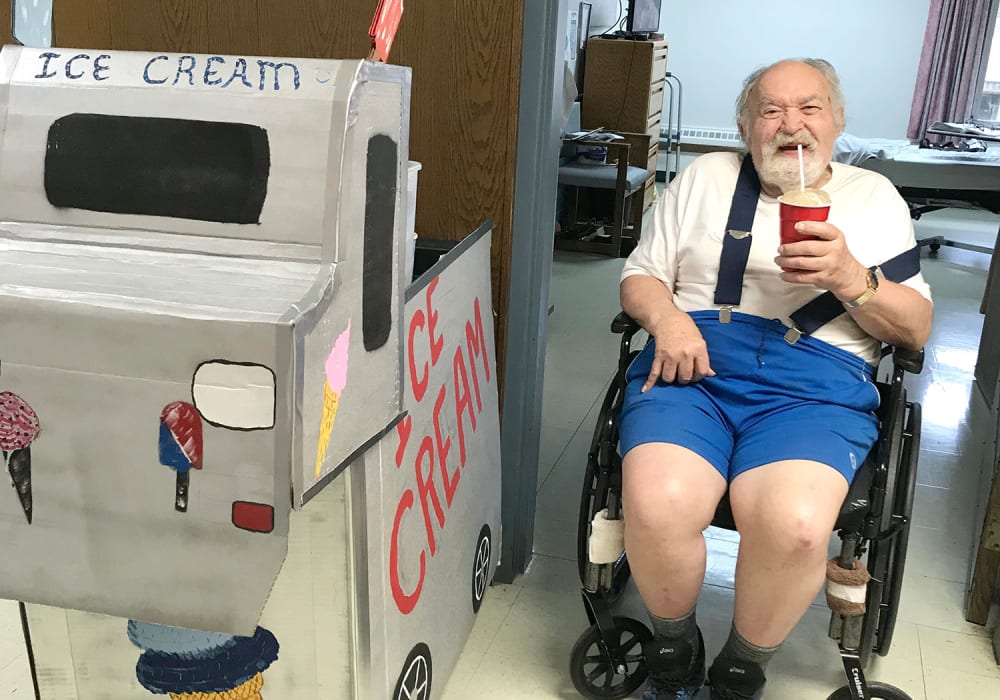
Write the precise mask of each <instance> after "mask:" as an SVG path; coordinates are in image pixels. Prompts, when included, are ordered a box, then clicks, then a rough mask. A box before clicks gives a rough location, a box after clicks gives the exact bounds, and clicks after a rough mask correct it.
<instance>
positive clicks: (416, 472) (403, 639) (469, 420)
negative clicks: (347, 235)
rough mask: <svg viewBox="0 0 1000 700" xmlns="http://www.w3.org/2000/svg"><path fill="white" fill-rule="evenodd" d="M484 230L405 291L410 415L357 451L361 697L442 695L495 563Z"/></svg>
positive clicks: (492, 385)
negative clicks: (365, 622) (363, 660)
mask: <svg viewBox="0 0 1000 700" xmlns="http://www.w3.org/2000/svg"><path fill="white" fill-rule="evenodd" d="M491 233H492V232H491V230H490V227H488V226H484V227H483V228H481V229H480V230H479V231H478V232H477V233H476V234H473V235H472V236H469V237H468V238H466V239H465V240H464V241H463V242H462V244H460V245H459V247H457V248H456V249H454V250H453V251H452V252H451V253H449V255H448V256H446V257H445V258H444V259H443V260H442V261H441V262H440V263H439V264H438V265H437V266H435V267H434V268H432V269H431V270H429V271H428V272H427V273H425V275H424V276H422V277H421V278H420V279H419V280H418V281H417V282H415V283H414V285H412V286H411V287H410V288H409V289H408V291H407V302H406V314H405V326H404V328H405V332H406V337H407V347H406V362H405V367H406V373H405V379H404V385H405V389H404V401H405V407H406V410H407V415H406V417H405V418H404V419H403V420H402V421H401V422H400V423H399V424H398V425H397V427H396V430H394V431H393V432H392V433H390V434H389V435H387V436H386V437H385V439H384V440H383V441H382V442H381V443H380V445H379V451H378V453H377V454H372V453H369V454H367V455H366V456H365V474H366V480H367V481H366V485H367V488H366V495H367V501H366V508H365V517H366V519H367V522H368V529H369V533H371V534H370V535H369V538H368V559H367V565H368V570H367V572H366V573H367V578H368V590H369V591H370V596H371V598H370V603H369V604H370V606H371V610H372V614H371V616H370V620H371V623H372V629H371V648H372V659H371V679H372V680H371V683H372V686H371V687H372V691H371V693H370V694H369V695H362V696H361V697H385V698H393V699H394V700H395V699H397V698H409V697H413V698H421V700H430V699H431V698H438V697H441V694H442V691H443V690H444V686H445V682H446V681H447V679H448V677H449V676H450V675H451V672H452V670H453V669H454V667H455V664H456V663H457V661H458V657H459V654H460V653H461V651H462V648H463V646H464V645H465V640H466V639H467V638H468V635H469V632H470V631H471V629H472V625H473V623H474V622H475V617H476V614H477V613H478V611H479V609H480V605H481V604H482V601H483V598H484V596H485V595H486V593H487V590H488V587H489V584H490V583H491V582H492V580H493V573H494V571H495V567H496V564H497V562H498V560H499V556H500V536H501V533H500V419H499V409H498V398H497V376H496V359H495V356H494V344H493V342H494V340H493V306H492V292H491V286H490V242H491ZM376 484H377V486H375V485H376ZM374 533H378V536H377V537H376V536H375V535H374ZM360 673H361V670H360V669H359V674H360Z"/></svg>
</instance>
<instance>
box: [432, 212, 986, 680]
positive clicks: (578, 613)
mask: <svg viewBox="0 0 1000 700" xmlns="http://www.w3.org/2000/svg"><path fill="white" fill-rule="evenodd" d="M998 223H1000V221H998V220H997V218H995V217H990V216H988V215H981V214H973V213H966V212H937V213H934V214H930V215H926V216H925V217H924V218H923V219H922V220H921V221H919V222H918V223H917V229H918V237H921V236H927V235H932V234H934V233H938V232H943V231H949V233H950V234H951V236H952V237H953V238H955V239H958V240H964V241H967V242H970V243H977V244H980V245H992V244H993V240H994V237H995V236H996V231H997V225H998ZM987 265H988V258H987V257H986V256H984V255H980V254H976V253H971V252H967V251H961V250H956V249H942V251H941V252H940V253H939V255H938V256H937V258H936V259H935V258H929V259H928V258H925V260H924V261H923V269H924V274H925V276H926V277H927V278H928V280H929V281H930V283H931V285H932V287H933V288H934V293H935V302H936V306H935V308H936V318H935V329H934V334H933V337H932V340H931V342H930V344H929V345H928V348H927V361H926V365H925V370H924V373H923V374H922V375H921V376H920V377H919V378H911V381H910V386H911V389H910V391H911V397H912V398H915V399H917V400H919V401H921V403H922V404H923V407H924V435H923V440H922V445H923V450H922V452H921V457H920V469H919V476H918V481H919V485H918V487H917V494H916V502H915V505H914V513H913V517H914V521H915V523H916V527H915V528H914V530H913V532H912V534H911V537H910V545H909V554H908V559H907V570H906V575H905V577H904V578H905V583H904V588H903V596H902V601H901V605H900V618H899V622H898V624H897V629H896V633H895V637H894V641H893V645H892V650H891V653H890V654H889V656H888V657H886V658H876V659H875V660H874V661H873V664H872V666H871V667H870V669H869V671H868V677H869V678H870V679H874V680H882V681H885V682H888V683H892V684H894V685H897V686H899V687H901V688H903V689H904V690H905V691H907V692H908V693H909V694H910V695H911V696H912V697H913V698H914V700H955V699H956V698H974V699H979V698H995V697H1000V667H998V666H997V664H996V662H995V661H994V659H993V653H992V649H991V645H990V638H989V635H990V633H991V631H992V627H991V626H990V627H987V628H984V627H979V626H977V625H973V624H969V623H967V622H966V621H965V593H966V590H967V587H968V581H969V577H970V555H971V547H972V543H973V541H974V535H975V534H976V533H977V532H978V528H979V526H980V524H979V523H976V522H974V520H975V508H976V503H977V499H978V498H980V496H981V494H980V493H979V492H978V490H977V489H978V478H979V474H978V465H977V464H974V463H973V462H974V461H975V458H974V456H973V455H972V454H971V450H970V447H971V446H973V445H974V440H975V439H977V438H978V439H980V440H981V439H983V435H982V431H979V434H978V435H974V434H973V433H972V431H971V430H970V427H969V406H970V396H971V395H972V390H973V386H972V368H973V366H974V364H975V360H976V352H977V347H978V340H979V334H980V331H981V328H982V316H981V315H980V314H979V311H978V308H979V301H980V298H981V296H982V293H983V288H984V285H985V280H986V268H987ZM620 270H621V261H618V260H609V259H607V258H600V257H596V256H588V255H580V254H572V253H563V252H557V253H556V256H555V265H554V270H553V281H552V292H551V301H552V303H553V304H554V305H555V311H554V313H553V314H552V315H551V316H550V319H549V338H548V349H547V360H546V376H545V407H544V416H543V431H542V444H541V450H540V452H541V456H540V464H539V480H538V502H537V517H536V521H535V546H534V551H535V556H534V560H533V563H532V565H531V568H530V569H529V571H528V573H527V574H526V575H525V576H523V577H522V578H521V579H519V580H518V581H516V582H515V583H514V584H513V585H510V586H496V587H494V588H493V589H492V590H491V591H490V595H488V596H487V599H486V602H485V603H484V606H483V608H482V610H481V612H480V617H479V619H478V621H477V622H476V626H475V629H474V630H473V635H472V639H471V640H470V642H469V645H468V647H467V648H466V650H465V652H464V654H463V656H462V659H461V662H460V664H459V667H458V669H457V671H456V673H455V674H454V675H453V677H452V679H451V681H450V682H449V684H448V687H447V689H446V692H445V699H446V700H458V699H459V698H466V697H471V696H475V697H482V698H511V697H517V698H525V699H526V700H528V699H535V698H538V699H541V698H567V699H568V698H574V697H580V696H579V695H578V694H577V693H576V691H575V690H574V688H573V686H572V683H571V682H570V678H569V671H568V660H569V655H570V650H571V648H572V646H573V643H574V642H575V641H576V639H577V637H578V636H579V635H580V634H581V633H582V632H583V631H584V629H585V628H586V624H587V623H586V615H585V613H584V610H583V605H582V603H581V602H580V595H579V584H578V579H577V572H576V562H575V556H576V555H575V549H576V544H575V543H576V532H577V512H576V511H577V508H578V503H579V491H580V488H581V486H582V473H583V468H584V466H585V464H586V452H587V448H588V446H589V441H590V437H591V432H592V430H593V426H594V423H595V419H596V415H597V410H598V408H599V402H600V399H601V397H602V396H603V392H604V388H605V385H606V382H607V381H608V379H609V378H610V375H611V372H612V369H613V367H614V360H615V358H616V357H617V352H618V350H617V336H613V335H612V334H611V333H610V332H609V331H608V324H609V322H610V320H611V318H612V317H613V316H614V314H615V313H617V311H618V305H617V278H618V273H619V271H620ZM708 536H709V552H710V554H709V561H708V573H707V575H706V585H705V586H704V588H703V590H702V595H701V599H700V602H699V607H698V619H699V623H700V624H701V627H702V630H703V632H704V634H705V637H706V644H707V646H708V649H709V654H710V655H713V654H714V653H715V652H716V651H717V650H718V648H719V647H720V646H721V644H722V643H723V641H724V640H725V637H726V635H727V634H728V631H729V625H730V620H731V614H732V602H733V591H732V587H733V565H734V562H735V555H736V547H737V542H738V540H737V537H736V536H735V535H734V533H730V532H726V531H719V530H715V529H711V530H709V532H708ZM616 612H618V614H626V615H630V616H632V617H636V618H638V619H641V620H643V621H645V619H646V618H645V616H644V614H643V611H642V606H641V602H640V601H639V599H638V595H637V594H636V593H635V590H634V587H630V589H629V591H628V592H627V593H626V595H625V596H624V598H623V600H622V602H621V603H620V610H618V611H616ZM828 622H829V611H828V610H827V608H826V606H825V604H824V603H823V601H822V598H819V597H818V598H817V603H816V604H814V605H813V607H811V608H810V609H809V611H808V612H807V613H806V615H805V617H804V618H803V619H802V621H801V622H800V623H799V625H798V626H797V627H796V628H795V630H794V631H793V632H792V635H791V637H790V638H789V640H788V642H787V643H786V644H785V646H784V647H783V648H782V650H781V652H780V653H779V655H778V656H777V657H776V658H775V660H774V661H773V662H772V663H771V665H770V666H769V669H768V675H769V682H768V688H767V690H768V693H767V697H768V698H775V699H779V700H812V699H814V698H815V699H816V700H820V699H823V698H826V697H827V696H828V695H829V694H830V693H831V692H832V691H833V690H834V689H835V688H836V687H838V686H840V685H843V683H844V680H843V670H842V668H841V666H840V660H839V656H838V654H837V650H836V645H835V644H834V643H833V642H832V641H830V640H829V638H828V637H827V625H828Z"/></svg>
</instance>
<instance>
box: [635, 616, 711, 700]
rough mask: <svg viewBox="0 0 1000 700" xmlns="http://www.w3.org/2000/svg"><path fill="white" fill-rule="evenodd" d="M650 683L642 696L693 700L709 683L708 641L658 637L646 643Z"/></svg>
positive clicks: (649, 699) (646, 699) (650, 699)
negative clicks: (694, 645) (693, 643)
mask: <svg viewBox="0 0 1000 700" xmlns="http://www.w3.org/2000/svg"><path fill="white" fill-rule="evenodd" d="M642 655H643V657H644V658H645V660H646V670H647V671H649V683H648V685H647V686H646V692H644V693H643V694H642V700H693V699H694V696H695V694H697V692H698V690H699V689H700V688H701V686H702V685H704V684H705V642H704V641H703V640H702V638H701V630H698V648H697V649H694V648H692V646H691V645H690V644H688V643H687V642H684V641H670V642H668V641H666V640H663V639H654V640H652V641H650V642H647V643H646V644H643V646H642Z"/></svg>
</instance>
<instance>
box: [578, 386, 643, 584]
mask: <svg viewBox="0 0 1000 700" xmlns="http://www.w3.org/2000/svg"><path fill="white" fill-rule="evenodd" d="M617 379H618V375H617V373H616V374H615V376H614V377H612V380H611V385H610V386H609V387H608V390H607V392H606V393H605V395H604V401H603V403H602V404H601V411H600V413H599V414H598V419H597V426H596V427H595V429H594V437H593V439H592V440H591V443H590V451H589V452H588V453H587V472H586V475H585V476H584V481H583V491H582V493H581V496H580V515H579V522H578V525H577V542H576V562H577V568H578V570H579V574H580V583H581V584H582V585H584V586H586V574H587V566H588V564H589V555H588V540H589V535H590V522H591V521H592V520H593V519H594V516H595V515H596V514H597V513H599V512H600V511H602V510H604V509H605V508H608V509H609V510H610V511H612V514H613V515H614V516H618V517H620V514H621V502H620V500H619V499H620V496H621V469H622V466H621V457H620V456H619V455H618V424H617V420H616V416H617V413H618V411H619V410H620V409H621V402H622V398H623V397H622V392H621V391H620V387H619V385H618V381H617ZM612 566H613V567H614V569H613V572H612V576H611V586H610V588H609V589H608V590H606V591H605V592H604V593H605V597H606V599H607V600H608V602H609V603H613V602H614V601H615V600H617V599H618V598H619V597H620V596H621V594H622V592H623V591H624V590H625V585H626V584H627V583H628V579H629V576H630V575H631V572H630V570H629V566H628V561H627V560H626V558H625V556H624V554H623V555H622V556H621V557H620V558H619V559H618V561H616V562H615V563H614V564H612Z"/></svg>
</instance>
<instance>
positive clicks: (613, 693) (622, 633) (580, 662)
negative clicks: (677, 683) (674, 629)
mask: <svg viewBox="0 0 1000 700" xmlns="http://www.w3.org/2000/svg"><path fill="white" fill-rule="evenodd" d="M614 623H615V626H614V629H612V630H610V631H608V634H609V635H610V636H611V637H612V638H613V639H615V640H617V642H618V644H619V646H620V647H621V651H622V656H623V658H624V664H623V665H622V667H621V668H613V667H612V664H611V659H610V658H609V656H608V652H607V649H606V648H605V644H604V640H602V639H601V634H600V632H599V631H598V629H597V625H591V627H589V628H588V629H587V631H586V632H584V633H583V634H582V635H580V638H579V639H578V640H576V644H574V645H573V651H572V653H571V654H570V658H569V675H570V678H572V680H573V685H574V686H575V687H576V689H577V692H579V693H580V695H582V696H583V697H585V698H588V699H589V700H618V698H624V697H626V696H628V695H631V694H632V693H633V692H634V691H635V690H636V689H637V688H638V687H639V686H640V685H642V684H643V682H644V681H645V680H646V665H645V664H644V663H643V658H642V645H643V644H645V643H646V642H648V641H649V640H650V639H652V638H653V634H652V632H650V631H649V629H648V628H647V627H646V626H645V625H644V624H642V623H641V622H639V621H638V620H633V619H632V618H630V617H616V618H614Z"/></svg>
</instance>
